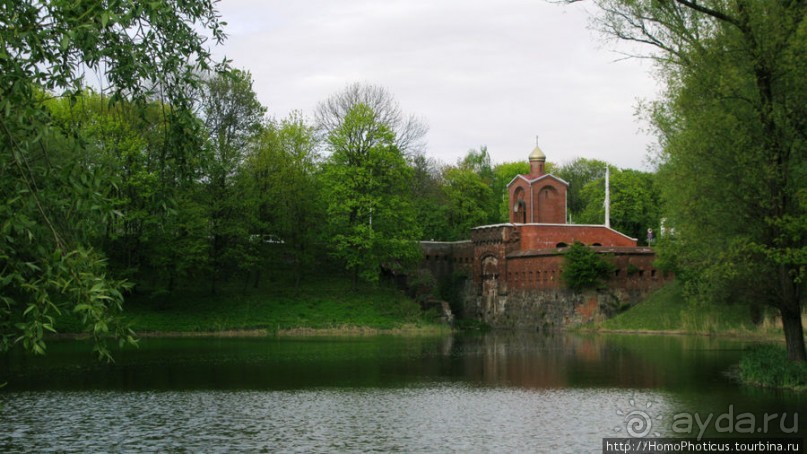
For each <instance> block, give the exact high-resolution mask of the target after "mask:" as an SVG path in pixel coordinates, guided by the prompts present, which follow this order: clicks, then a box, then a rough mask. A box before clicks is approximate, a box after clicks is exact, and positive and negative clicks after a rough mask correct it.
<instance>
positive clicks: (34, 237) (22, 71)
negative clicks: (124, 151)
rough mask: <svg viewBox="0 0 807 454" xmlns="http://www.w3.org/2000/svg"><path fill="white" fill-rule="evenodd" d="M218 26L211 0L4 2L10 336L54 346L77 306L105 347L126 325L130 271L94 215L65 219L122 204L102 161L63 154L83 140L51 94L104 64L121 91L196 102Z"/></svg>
mask: <svg viewBox="0 0 807 454" xmlns="http://www.w3.org/2000/svg"><path fill="white" fill-rule="evenodd" d="M207 31H209V32H210V33H211V34H212V36H213V38H215V40H216V41H221V40H222V39H223V38H224V33H223V31H222V29H221V24H220V22H219V17H218V14H217V12H216V10H215V8H214V4H213V2H212V1H206V0H204V1H200V2H173V1H167V0H155V1H150V2H145V3H144V2H132V1H121V2H112V3H101V2H81V1H80V2H74V1H65V0H49V1H33V0H19V1H14V2H5V3H4V4H3V6H2V7H0V37H2V38H0V193H2V194H3V198H2V199H1V200H0V219H3V220H4V221H3V223H2V226H0V229H2V233H1V234H0V348H6V347H8V346H9V345H10V344H11V343H13V342H14V341H15V340H20V341H21V342H22V343H23V344H24V345H25V346H26V347H28V348H29V349H31V350H33V351H35V352H42V351H44V348H45V343H44V341H43V334H44V332H45V331H52V330H54V326H55V323H56V321H57V319H58V317H59V315H60V314H61V313H62V311H68V310H69V311H74V312H77V313H78V314H79V315H80V316H81V317H82V318H83V320H84V322H85V327H86V329H87V330H88V331H89V332H90V333H91V334H92V335H93V336H94V337H95V338H96V340H97V341H98V342H97V343H96V346H97V347H96V348H97V350H98V351H99V353H100V354H102V355H108V351H107V349H106V347H105V346H104V343H103V339H104V338H105V337H106V336H107V335H108V334H110V333H116V334H118V335H119V336H123V337H124V338H125V337H126V331H125V330H123V331H121V330H118V329H116V328H115V326H116V325H115V324H114V320H115V314H116V313H117V312H119V311H120V310H121V306H122V296H121V293H120V290H121V288H122V287H121V283H119V282H116V281H114V280H111V279H110V278H109V277H107V275H106V272H105V263H104V259H103V257H102V256H101V255H99V254H98V252H97V251H96V250H95V249H94V248H93V243H92V239H91V238H88V236H87V235H86V234H85V232H84V231H83V227H84V226H85V225H86V221H85V222H81V223H79V224H78V225H72V224H69V223H66V222H64V220H65V219H69V218H74V217H76V218H80V219H85V220H87V221H89V220H97V221H98V222H99V224H98V225H104V223H105V222H106V221H108V220H109V219H110V217H111V216H113V211H112V210H113V208H112V206H111V205H110V203H108V202H109V193H108V191H107V190H106V189H105V188H106V183H107V181H106V180H105V179H104V178H103V175H99V174H98V173H97V172H98V170H99V167H97V166H88V167H87V166H83V165H82V164H83V163H82V162H81V161H80V160H79V159H78V158H77V156H76V155H75V154H71V153H64V154H61V155H60V153H59V150H60V149H63V147H72V146H75V145H76V144H77V142H75V134H72V133H70V132H69V131H68V133H67V134H65V133H63V132H62V131H57V130H54V128H53V119H52V116H51V114H50V113H49V112H48V110H47V108H46V106H45V102H44V101H45V100H46V99H47V98H49V97H52V96H56V95H59V94H61V93H64V92H68V93H70V92H72V93H75V92H76V91H78V90H80V89H82V87H83V85H84V80H83V75H84V74H85V73H91V74H92V73H94V74H96V75H98V76H99V79H101V80H103V84H104V87H103V90H104V91H105V92H106V93H108V94H109V96H110V99H111V100H112V101H113V102H114V101H118V100H122V99H125V98H129V99H133V100H135V101H142V100H144V99H146V98H147V97H149V96H153V95H154V94H155V92H159V93H161V94H162V95H164V96H165V97H166V102H167V103H168V104H170V105H172V106H174V107H175V108H176V111H177V112H185V113H187V110H186V109H185V108H186V107H188V106H189V105H190V103H189V100H188V99H187V97H186V96H185V94H186V93H187V91H186V90H185V87H186V86H187V85H188V84H194V83H195V82H196V81H197V78H196V76H195V75H194V74H195V73H196V72H197V71H204V70H210V69H211V66H212V65H211V59H210V51H209V49H208V48H207V45H206V44H205V42H206V40H207V37H206V36H204V33H205V32H207ZM147 87H148V88H147ZM151 88H154V89H155V90H151ZM185 118H186V119H187V117H185ZM190 124H192V123H191V122H189V123H187V124H186V125H185V126H188V125H190ZM183 129H185V130H186V131H188V132H191V134H188V135H177V138H179V139H181V138H186V137H188V136H191V135H193V134H192V133H193V131H192V129H191V128H183ZM180 142H181V141H180V140H178V141H177V144H176V145H181V143H180ZM78 146H79V147H81V146H82V145H81V144H80V143H78ZM59 155H60V156H59ZM57 156H58V157H59V158H60V159H57ZM117 326H120V325H117Z"/></svg>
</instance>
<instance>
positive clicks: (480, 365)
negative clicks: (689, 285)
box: [455, 332, 733, 388]
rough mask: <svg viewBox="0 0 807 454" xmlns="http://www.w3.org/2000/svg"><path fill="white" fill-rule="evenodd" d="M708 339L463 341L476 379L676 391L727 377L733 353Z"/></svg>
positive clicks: (467, 366)
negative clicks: (670, 389) (730, 353)
mask: <svg viewBox="0 0 807 454" xmlns="http://www.w3.org/2000/svg"><path fill="white" fill-rule="evenodd" d="M715 342H716V341H714V340H710V339H708V338H692V337H687V336H639V335H633V336H628V335H577V334H572V333H562V332H557V333H525V332H494V333H489V334H487V335H484V336H480V337H475V338H461V339H460V340H458V341H457V342H456V343H455V345H456V346H457V348H461V349H462V350H464V353H465V354H464V355H463V363H464V373H465V374H466V376H467V377H468V378H469V379H470V380H472V381H478V382H481V383H485V384H491V385H499V386H521V387H527V388H556V387H603V386H606V387H617V388H659V387H660V388H677V387H691V386H700V385H701V384H702V383H704V381H707V382H708V381H709V380H712V381H714V380H721V379H724V375H723V372H724V371H725V370H726V369H727V368H728V367H729V366H730V364H731V362H732V361H733V356H732V355H728V356H727V355H726V354H725V353H726V350H725V349H722V348H719V347H720V346H719V345H714V343H715Z"/></svg>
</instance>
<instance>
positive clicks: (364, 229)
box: [322, 103, 421, 285]
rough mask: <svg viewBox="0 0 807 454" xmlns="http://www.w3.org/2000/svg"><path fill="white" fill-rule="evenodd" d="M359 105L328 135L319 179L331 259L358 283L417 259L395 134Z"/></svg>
mask: <svg viewBox="0 0 807 454" xmlns="http://www.w3.org/2000/svg"><path fill="white" fill-rule="evenodd" d="M380 121H381V119H380V118H379V117H378V116H377V115H376V113H375V111H374V110H373V109H372V108H370V107H369V106H367V105H365V104H361V103H360V104H357V105H355V106H354V107H353V108H352V109H350V110H349V111H348V112H347V114H346V115H345V117H344V118H343V119H342V122H341V124H340V125H339V126H338V127H337V128H335V129H334V130H332V131H331V133H330V134H329V135H328V147H329V148H330V150H331V155H330V157H329V159H328V161H327V162H326V164H325V167H324V169H323V175H322V180H323V182H322V184H323V190H324V200H325V204H326V207H327V208H326V210H327V211H326V213H327V217H326V220H327V223H328V230H329V243H330V246H331V250H332V253H333V255H334V256H335V257H337V258H338V259H339V260H340V261H342V262H343V263H344V264H345V267H346V269H348V270H350V271H351V272H352V273H353V277H354V285H355V283H356V282H357V279H358V278H359V277H361V278H363V279H366V280H369V281H376V280H378V278H379V273H380V271H381V266H382V265H384V266H386V267H388V268H391V269H396V268H397V269H400V268H401V267H403V266H406V265H407V264H409V263H411V262H412V261H413V260H415V259H416V258H417V257H418V256H419V250H418V248H417V244H416V243H415V241H416V240H418V239H419V238H420V235H421V233H420V230H419V228H418V226H417V225H416V224H415V222H414V221H415V210H414V207H413V205H412V198H411V192H410V187H411V184H412V169H411V168H410V167H409V166H408V165H407V163H406V160H405V159H404V156H403V154H402V153H401V151H400V149H399V148H398V146H397V145H396V141H395V134H394V133H393V132H392V131H391V130H390V129H389V128H388V127H387V126H386V125H385V124H383V123H381V122H380Z"/></svg>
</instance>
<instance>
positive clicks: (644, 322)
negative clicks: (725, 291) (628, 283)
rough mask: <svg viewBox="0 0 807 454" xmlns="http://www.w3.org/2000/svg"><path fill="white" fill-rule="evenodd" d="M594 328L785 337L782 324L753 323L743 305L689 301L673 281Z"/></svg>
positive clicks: (771, 337)
mask: <svg viewBox="0 0 807 454" xmlns="http://www.w3.org/2000/svg"><path fill="white" fill-rule="evenodd" d="M595 329H598V330H602V331H631V332H635V331H652V332H667V333H685V334H708V335H733V336H753V337H759V338H770V339H783V338H784V337H783V336H784V334H783V333H782V330H781V328H779V327H776V326H775V324H774V323H772V322H763V323H761V324H759V325H755V324H754V323H752V321H751V316H750V310H749V308H748V307H747V306H745V305H742V304H734V305H718V304H707V305H693V304H690V303H688V302H687V301H686V300H685V299H684V295H683V289H682V288H681V285H680V284H679V283H678V282H675V281H674V282H671V283H670V284H667V285H666V286H664V287H663V288H661V289H659V290H657V291H656V292H654V293H652V294H651V295H650V296H649V297H648V298H647V299H646V300H645V301H643V302H642V303H640V304H638V305H636V306H634V307H633V308H631V309H629V310H628V311H626V312H623V313H622V314H619V315H617V316H616V317H614V318H611V319H609V320H606V321H605V322H603V323H601V324H600V325H598V326H597V327H596V328H595Z"/></svg>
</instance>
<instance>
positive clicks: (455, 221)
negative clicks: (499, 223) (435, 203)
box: [443, 167, 498, 240]
mask: <svg viewBox="0 0 807 454" xmlns="http://www.w3.org/2000/svg"><path fill="white" fill-rule="evenodd" d="M443 179H444V180H445V183H444V186H443V191H444V192H445V194H446V198H447V199H448V212H447V220H448V225H449V229H450V232H451V238H449V239H450V240H462V239H467V238H468V237H469V236H470V232H471V228H473V227H477V226H480V225H486V224H489V223H490V220H491V215H492V212H493V211H495V209H496V208H498V206H497V205H496V203H495V201H494V200H493V190H492V189H491V188H490V186H489V185H487V184H486V183H485V181H484V180H483V179H482V177H481V176H479V174H477V173H475V172H474V171H473V170H470V169H462V168H457V167H449V168H447V169H445V171H444V172H443Z"/></svg>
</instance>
